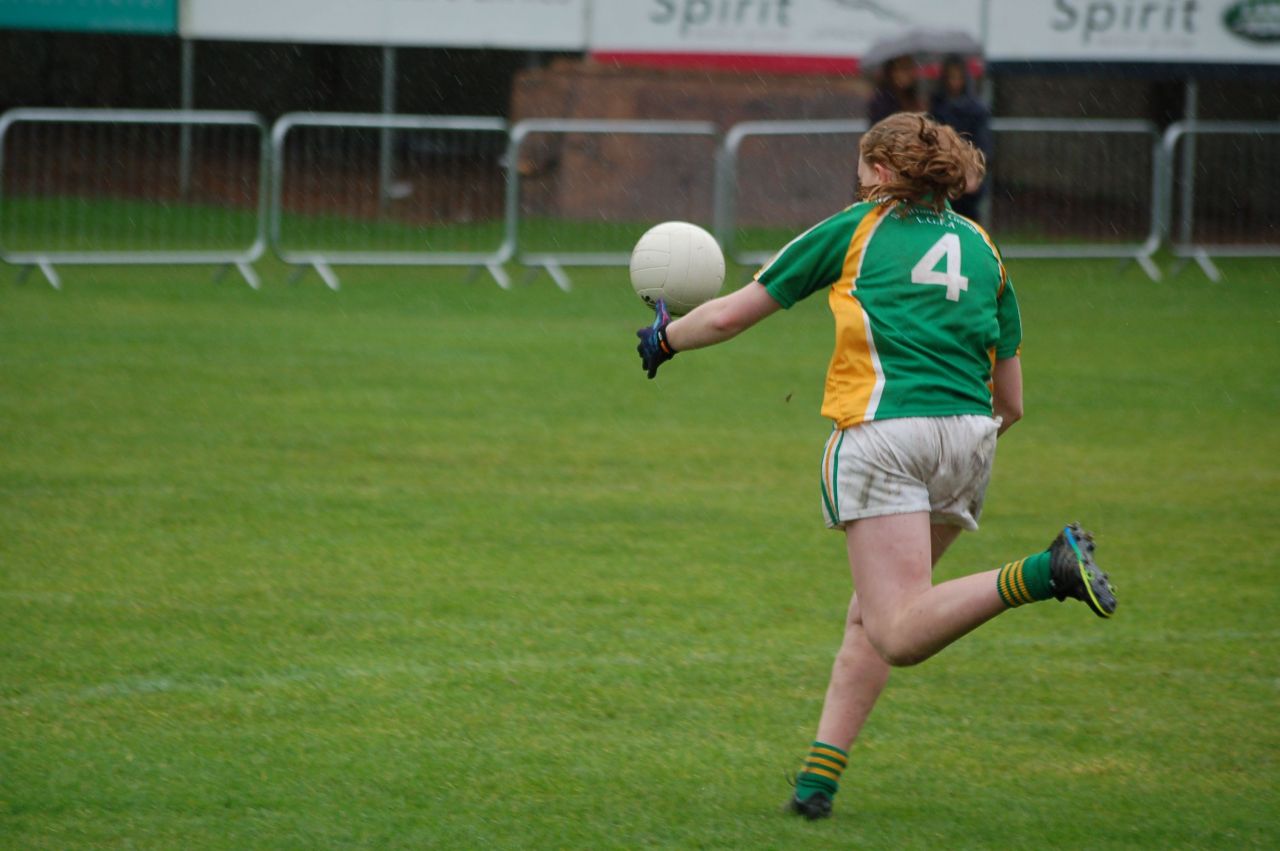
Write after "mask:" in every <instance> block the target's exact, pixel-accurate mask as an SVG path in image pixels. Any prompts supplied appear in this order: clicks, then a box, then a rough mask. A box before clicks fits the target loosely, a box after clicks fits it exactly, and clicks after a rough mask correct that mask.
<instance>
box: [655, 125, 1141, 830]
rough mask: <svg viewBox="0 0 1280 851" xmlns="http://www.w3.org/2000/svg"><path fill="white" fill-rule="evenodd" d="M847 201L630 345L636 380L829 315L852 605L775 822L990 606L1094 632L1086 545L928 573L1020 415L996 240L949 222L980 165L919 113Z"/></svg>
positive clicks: (1094, 587)
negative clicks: (799, 311) (1058, 616)
mask: <svg viewBox="0 0 1280 851" xmlns="http://www.w3.org/2000/svg"><path fill="white" fill-rule="evenodd" d="M859 155H860V156H859V160H858V177H859V180H860V184H861V188H860V192H859V197H860V198H861V200H860V202H859V203H856V204H854V205H853V206H851V207H849V208H847V209H845V210H843V211H841V212H839V213H837V214H835V215H834V216H832V217H831V218H829V219H827V220H825V221H823V222H820V223H818V224H816V225H814V226H813V227H812V228H810V229H809V230H807V231H805V232H804V233H803V234H801V235H800V236H798V237H796V238H795V239H794V240H792V241H791V242H790V243H789V244H787V245H786V246H785V247H784V248H783V249H782V250H781V251H779V252H778V254H777V255H775V256H774V258H773V259H772V260H770V261H769V262H768V263H767V264H766V265H765V266H764V267H763V268H761V269H760V271H759V272H757V273H756V276H755V279H754V280H753V281H751V282H750V283H749V284H747V285H746V286H745V287H743V288H742V289H740V290H738V291H736V292H734V293H731V294H729V295H726V296H722V297H720V298H717V299H714V300H712V301H709V302H707V303H706V304H704V305H702V306H700V307H698V308H696V309H695V310H693V311H692V312H690V313H689V314H688V315H687V316H683V317H681V318H679V319H676V320H674V321H672V319H671V318H670V316H669V314H668V312H667V310H666V309H665V306H664V305H662V304H661V303H659V305H658V310H657V314H656V317H655V319H654V322H653V324H652V325H651V326H649V327H646V328H643V329H641V330H640V331H639V332H637V334H638V336H639V337H640V345H639V347H638V348H639V351H640V355H641V358H642V361H643V367H644V369H645V370H646V371H647V372H648V375H649V377H650V378H653V377H654V375H655V374H656V372H657V370H658V368H659V367H660V366H661V365H662V364H663V363H664V362H666V361H667V360H669V359H670V358H672V357H674V356H675V355H676V353H677V352H684V351H691V350H693V349H699V348H703V347H705V346H710V345H713V344H715V343H720V342H723V341H725V340H728V339H729V338H731V337H733V336H735V335H736V334H738V333H740V332H742V331H744V330H745V329H747V328H749V327H751V326H752V325H754V324H755V323H757V322H759V321H760V320H762V319H764V318H765V317H767V316H769V315H770V314H773V313H775V312H777V311H778V310H779V309H780V308H789V307H791V306H792V305H794V304H795V303H796V302H798V301H800V300H801V299H803V298H806V297H808V296H810V295H812V294H814V293H816V292H818V291H819V290H825V291H826V294H827V301H828V303H829V304H830V307H831V312H832V313H833V314H834V316H835V325H836V343H835V352H834V353H833V354H832V356H831V362H830V364H829V366H828V368H827V379H826V390H825V395H824V398H823V403H822V413H823V415H824V416H826V417H828V418H830V419H831V420H832V422H833V424H834V428H833V430H832V432H831V435H830V437H829V438H828V439H827V442H826V445H825V447H824V449H823V452H822V465H821V475H822V510H823V513H824V515H825V519H826V524H827V526H828V527H830V528H833V529H840V530H843V531H844V534H845V537H846V540H847V546H848V553H849V564H850V567H851V569H852V573H853V584H854V588H855V591H856V593H855V594H854V595H853V598H852V600H851V602H850V604H849V612H848V618H847V622H846V626H845V634H844V640H843V642H842V644H841V647H840V650H839V652H838V654H837V656H836V660H835V664H834V667H833V670H832V673H831V680H830V683H829V685H828V687H827V693H826V699H825V703H824V705H823V709H822V715H821V718H820V719H819V722H818V729H817V735H816V737H815V741H814V742H813V745H812V748H811V750H810V752H809V756H808V758H807V759H806V761H805V764H804V768H803V769H802V770H801V771H800V772H799V774H798V775H797V777H796V790H795V793H794V795H793V796H792V797H791V799H790V801H789V802H788V805H787V806H788V809H789V810H790V811H791V812H794V813H797V814H800V815H803V816H805V817H806V818H809V819H818V818H823V817H826V816H827V815H829V814H830V813H831V806H832V799H833V798H834V796H835V794H836V791H837V789H838V788H839V780H840V774H841V772H842V771H843V770H844V768H845V767H846V765H847V761H848V752H849V748H850V746H851V745H852V744H853V741H854V739H855V738H857V735H858V732H859V730H860V729H861V728H862V726H863V724H864V723H865V722H866V719H867V716H868V715H869V714H870V712H871V708H872V707H873V706H874V705H875V702H876V699H877V697H879V695H880V692H881V690H882V689H883V688H884V686H885V683H886V681H887V679H888V676H889V669H890V667H891V666H902V665H914V664H917V663H919V662H922V661H924V660H925V659H927V658H929V657H930V656H932V655H933V654H934V653H937V652H938V651H939V650H941V649H942V648H943V647H945V646H947V645H948V644H950V643H951V642H953V641H955V640H956V639H957V638H959V637H960V636H962V635H964V634H965V633H967V632H969V631H970V630H973V629H974V628H976V627H978V626H979V625H981V624H983V623H985V622H986V621H988V620H990V619H992V618H994V617H995V616H996V615H999V614H1000V613H1002V612H1005V611H1007V610H1008V609H1010V608H1012V607H1015V606H1021V605H1024V604H1027V603H1031V602H1035V601H1038V600H1047V599H1050V598H1055V599H1057V600H1064V599H1066V598H1068V597H1071V598H1075V599H1078V600H1082V601H1084V602H1085V603H1086V604H1087V605H1088V606H1089V608H1091V609H1092V610H1093V611H1094V612H1095V613H1096V614H1097V615H1099V616H1101V617H1110V616H1111V614H1112V613H1113V612H1114V611H1115V608H1116V599H1115V595H1114V590H1113V589H1112V587H1111V585H1110V583H1109V582H1108V579H1107V575H1106V574H1105V573H1103V572H1102V571H1101V570H1100V569H1099V568H1098V566H1097V565H1096V564H1095V562H1094V560H1093V550H1094V545H1093V540H1092V536H1091V535H1089V533H1087V532H1084V531H1082V530H1081V529H1080V527H1079V526H1077V525H1075V524H1071V525H1068V526H1065V527H1063V528H1062V529H1061V530H1060V531H1059V533H1058V535H1057V537H1056V538H1055V539H1054V541H1053V542H1052V544H1051V545H1050V546H1049V548H1048V549H1046V550H1044V551H1043V552H1039V553H1035V554H1032V555H1030V556H1027V557H1026V558H1021V559H1018V560H1016V561H1012V562H1010V563H1008V564H1006V565H1004V566H1003V567H1001V568H998V569H995V570H987V571H985V572H982V573H975V574H972V575H969V576H965V577H962V578H959V579H953V580H951V581H949V582H942V583H940V584H937V585H934V584H933V582H932V568H933V565H935V564H937V562H938V559H939V558H941V557H942V554H943V553H944V552H945V551H946V549H947V547H948V546H949V545H950V544H951V542H952V541H954V540H955V539H956V537H957V535H959V533H960V531H961V530H964V529H968V530H974V529H977V527H978V518H979V516H980V514H981V512H982V504H983V498H984V495H985V491H986V487H987V482H988V480H989V478H990V474H991V464H992V459H993V457H994V454H995V446H996V438H997V436H998V435H1000V434H1002V433H1003V432H1004V431H1005V430H1007V429H1008V428H1009V427H1010V426H1012V425H1013V424H1014V423H1015V422H1017V421H1018V419H1020V418H1021V417H1022V370H1021V365H1020V361H1019V351H1020V347H1021V342H1022V327H1021V319H1020V317H1019V313H1018V302H1017V299H1016V297H1015V295H1014V291H1013V285H1012V284H1011V283H1010V281H1009V276H1008V273H1007V272H1006V270H1005V266H1004V263H1003V261H1002V260H1001V257H1000V252H999V251H998V250H997V249H996V246H995V244H994V243H993V242H992V241H991V239H990V237H988V236H987V234H986V233H985V232H984V231H983V229H982V228H981V227H979V226H978V225H977V224H975V223H974V222H973V221H971V220H969V219H967V218H965V217H963V216H961V215H958V214H957V213H954V212H952V210H951V208H950V205H949V203H948V199H954V198H957V197H959V196H960V195H961V194H963V193H964V191H965V188H966V184H968V185H969V186H972V185H973V182H974V180H975V179H981V176H982V174H983V172H984V170H985V167H984V164H983V159H982V154H981V153H980V152H978V151H977V150H976V149H975V148H974V147H973V146H972V145H970V144H969V143H968V142H966V141H965V140H963V139H961V138H960V137H959V136H958V135H956V133H955V132H954V131H953V130H951V129H950V128H948V127H945V126H941V125H939V124H936V123H935V122H933V121H932V120H930V119H929V118H927V117H926V116H924V115H923V114H920V113H898V114H896V115H892V116H890V117H889V118H886V119H884V120H883V121H881V122H879V123H878V124H876V125H875V126H873V127H872V128H871V129H870V130H868V131H867V132H866V133H865V134H864V135H863V137H862V140H861V142H860V145H859Z"/></svg>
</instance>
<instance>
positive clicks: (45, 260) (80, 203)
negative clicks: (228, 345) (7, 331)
mask: <svg viewBox="0 0 1280 851" xmlns="http://www.w3.org/2000/svg"><path fill="white" fill-rule="evenodd" d="M266 135H267V131H266V126H265V125H264V124H263V122H262V120H261V119H260V118H259V117H258V116H256V115H254V114H252V113H248V112H214V111H182V110H119V109H14V110H10V111H9V112H6V113H5V114H4V115H3V116H0V259H3V260H4V261H6V262H8V263H13V264H16V265H19V266H24V267H26V268H25V269H24V271H23V273H22V274H23V275H25V274H26V272H28V271H30V269H31V268H33V267H34V268H38V269H40V271H41V272H42V273H43V274H44V276H45V278H46V279H47V280H48V281H49V283H50V284H51V285H52V286H53V287H55V288H58V287H60V286H61V284H60V280H59V277H58V273H57V271H56V269H55V267H56V266H58V265H63V264H89V263H94V264H217V265H222V266H225V267H235V268H236V269H237V270H239V272H240V274H241V275H242V276H243V277H244V279H245V281H246V282H248V284H249V285H250V286H252V287H254V288H255V289H256V288H257V287H258V286H259V281H258V276H257V274H256V273H255V272H254V270H253V267H252V266H251V265H250V264H252V263H253V262H254V261H255V260H257V259H258V258H259V257H260V256H261V255H262V253H263V250H264V247H265V245H266V237H265V221H266V173H267V146H266Z"/></svg>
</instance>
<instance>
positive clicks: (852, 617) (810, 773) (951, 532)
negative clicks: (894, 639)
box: [788, 525, 960, 819]
mask: <svg viewBox="0 0 1280 851" xmlns="http://www.w3.org/2000/svg"><path fill="white" fill-rule="evenodd" d="M959 534H960V529H959V527H956V526H938V525H935V526H933V527H932V528H931V529H930V534H929V540H930V559H929V561H930V566H932V565H936V564H937V563H938V560H939V559H941V558H942V555H943V553H945V552H946V551H947V547H949V546H951V542H952V541H954V540H955V539H956V537H957V536H958V535H959ZM889 669H890V665H889V663H888V662H886V661H885V660H884V657H882V656H881V655H880V652H879V651H878V650H876V649H875V647H873V646H872V644H871V642H870V641H869V640H868V639H867V633H866V628H865V626H864V625H863V622H862V609H861V606H860V605H859V602H858V595H857V594H854V595H853V599H852V600H851V601H850V603H849V615H848V618H847V619H846V621H845V630H844V640H843V641H842V642H841V644H840V650H839V652H838V653H837V654H836V660H835V663H834V664H833V665H832V668H831V680H830V682H829V683H828V684H827V695H826V698H825V699H824V700H823V703H822V716H821V718H820V719H819V720H818V731H817V734H816V736H815V739H814V745H813V749H812V750H811V751H810V755H809V759H808V760H807V761H806V766H805V771H804V772H801V774H800V776H799V778H797V785H796V794H795V795H794V796H792V799H791V800H790V801H789V802H788V807H789V808H790V810H791V811H792V812H796V813H799V814H801V815H804V816H806V817H807V818H810V819H816V818H824V817H825V816H827V815H828V814H830V812H831V798H832V796H833V795H834V794H835V790H836V789H838V788H839V775H840V773H841V772H842V771H843V770H844V766H845V764H846V763H845V762H844V760H846V759H847V756H848V752H849V749H850V748H851V747H852V746H853V742H854V740H856V739H857V738H858V733H860V732H861V731H862V727H863V725H865V724H866V722H867V718H868V717H869V716H870V715H871V710H872V709H873V708H874V707H875V704H876V700H877V699H879V697H880V693H881V692H882V691H884V687H885V684H886V683H887V682H888V681H889ZM806 787H808V788H806Z"/></svg>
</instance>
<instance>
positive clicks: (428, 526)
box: [0, 261, 1280, 849]
mask: <svg viewBox="0 0 1280 851" xmlns="http://www.w3.org/2000/svg"><path fill="white" fill-rule="evenodd" d="M1223 265H1224V270H1225V271H1226V274H1227V280H1226V283H1224V284H1223V285H1220V286H1213V285H1210V284H1208V283H1206V282H1205V281H1204V280H1203V278H1202V277H1201V276H1200V275H1199V273H1198V272H1197V271H1196V270H1194V268H1188V269H1186V270H1184V271H1183V272H1182V273H1181V274H1180V275H1179V276H1177V277H1175V278H1173V279H1172V280H1170V281H1168V282H1165V283H1162V284H1152V283H1151V282H1149V281H1147V280H1146V278H1145V277H1143V276H1142V275H1141V273H1140V272H1139V271H1138V270H1136V269H1134V268H1132V267H1130V268H1128V269H1125V270H1123V271H1118V270H1117V266H1116V265H1115V264H1111V263H1088V262H1074V263H1060V262H1059V263H1047V262H1039V263H1036V262H1017V263H1015V264H1014V266H1013V273H1014V276H1015V280H1016V282H1017V286H1018V288H1019V294H1020V296H1021V300H1022V305H1023V316H1024V321H1025V323H1026V326H1027V342H1026V348H1025V364H1026V375H1027V409H1028V411H1027V419H1026V421H1025V422H1024V423H1023V424H1020V425H1019V426H1018V427H1017V428H1016V429H1014V430H1013V431H1011V432H1010V433H1009V435H1008V436H1007V438H1006V439H1004V440H1003V441H1002V447H1001V451H1000V457H999V459H998V461H997V469H996V477H995V481H994V483H993V486H992V489H991V494H990V500H989V503H988V508H987V514H986V516H985V518H984V528H983V531H982V532H981V533H979V534H977V535H972V536H967V537H966V538H964V539H962V540H961V541H960V542H958V544H957V545H956V547H955V549H954V551H953V552H952V553H951V554H950V555H949V556H948V558H947V560H946V561H945V562H944V564H943V567H942V568H941V574H942V576H944V577H946V576H954V575H957V574H960V573H965V572H969V571H972V570H976V569H981V568H987V567H992V566H995V565H998V564H999V563H1001V562H1002V561H1004V560H1007V559H1008V558H1011V557H1016V556H1019V555H1023V554H1025V553H1027V552H1030V551H1032V550H1033V549H1035V548H1038V547H1040V546H1043V544H1044V543H1045V542H1046V540H1047V538H1048V537H1049V536H1050V535H1051V533H1052V530H1053V526H1054V524H1055V523H1057V522H1058V521H1060V520H1064V519H1072V518H1080V519H1082V520H1084V521H1085V522H1086V523H1088V524H1089V525H1091V526H1093V527H1095V528H1096V529H1098V531H1099V534H1100V547H1101V549H1100V557H1101V558H1102V559H1103V560H1104V563H1105V564H1106V565H1108V566H1109V567H1110V568H1111V569H1112V571H1113V575H1114V577H1115V579H1116V582H1117V584H1118V586H1119V589H1120V594H1121V605H1122V609H1121V610H1120V612H1119V614H1118V615H1117V617H1116V619H1115V620H1114V621H1112V622H1107V623H1103V622H1101V621H1098V620H1096V619H1094V618H1093V617H1091V616H1090V615H1088V613H1087V612H1085V611H1084V610H1083V608H1082V607H1078V606H1076V607H1070V606H1059V605H1057V604H1054V603H1049V604H1044V605H1042V606H1035V607H1029V608H1027V609H1022V610H1019V611H1016V612H1013V613H1010V614H1009V615H1007V616H1004V617H1002V618H1000V619H999V620H997V621H996V622H994V623H992V624H991V625H989V626H988V627H985V628H983V629H982V630H980V631H979V632H977V633H976V634H974V635H973V636H970V637H969V638H966V639H965V640H964V641H962V642H960V643H959V644H957V645H956V646H954V647H952V648H950V649H948V650H947V651H945V652H944V653H943V654H941V655H940V656H939V657H937V658H936V659H934V660H931V661H930V662H928V663H926V664H925V665H923V666H921V667H919V668H915V669H910V670H905V671H900V672H898V673H897V674H896V675H895V677H894V680H893V681H892V682H891V684H890V686H889V689H888V690H887V692H886V694H885V697H884V699H883V702H882V705H881V706H880V707H879V708H878V709H877V711H876V714H875V715H874V716H873V717H872V720H871V723H870V725H869V726H868V728H867V730H866V732H865V736H864V738H863V740H862V741H861V742H860V743H859V744H858V746H857V747H856V749H855V752H854V755H853V760H852V766H853V767H852V768H851V770H850V772H849V774H848V775H847V778H846V782H845V784H844V787H843V790H842V792H841V795H840V801H839V809H838V812H837V815H836V817H835V818H834V819H832V820H831V821H829V822H825V823H820V824H807V823H802V822H799V821H796V820H794V819H789V818H785V817H783V816H781V815H780V814H779V813H778V811H777V810H778V806H779V805H780V804H781V802H782V801H783V800H784V798H785V796H786V794H787V791H788V790H787V787H786V785H785V783H784V782H783V775H784V773H785V772H786V771H788V770H793V769H794V768H795V766H796V765H797V764H798V761H799V759H800V758H801V757H802V755H803V753H804V750H805V747H806V745H807V743H808V741H809V737H810V735H811V733H812V727H813V725H814V722H815V720H816V717H817V712H818V707H819V705H820V701H821V697H822V691H823V688H824V686H825V681H826V674H827V670H828V667H829V665H830V661H831V657H832V654H833V652H834V650H835V647H836V644H837V642H838V639H839V634H840V628H841V622H842V618H843V614H844V607H845V603H846V600H847V595H848V592H849V587H848V576H847V568H846V566H845V565H844V563H843V548H842V542H841V541H840V539H839V537H838V536H836V535H833V534H831V533H829V532H826V531H824V530H823V529H822V528H821V523H820V509H819V505H818V487H817V478H816V474H817V467H818V453H819V451H820V448H821V445H822V441H823V439H824V437H825V430H826V428H827V426H826V425H825V424H824V423H823V421H822V420H821V419H820V418H819V417H818V414H817V408H818V402H819V397H820V393H821V384H822V374H823V369H824V366H825V363H826V359H827V356H828V354H829V352H828V347H829V345H830V338H831V331H830V320H829V317H828V316H827V314H826V311H825V308H824V306H823V304H821V301H822V300H821V299H811V300H810V301H809V302H806V303H805V304H803V305H801V306H800V307H798V308H797V309H796V310H794V311H791V312H790V313H788V314H786V315H783V316H779V317H777V318H775V319H772V320H770V321H769V322H768V323H765V324H764V325H763V326H761V327H760V328H758V329H754V330H752V331H751V332H750V333H748V334H747V335H745V336H744V337H742V338H741V339H739V340H736V341H734V342H733V343H731V344H729V345H726V346H724V347H721V348H719V349H713V350H709V351H706V352H699V353H688V354H685V355H682V356H681V357H679V358H677V359H676V360H675V361H674V362H672V363H671V364H669V365H667V366H666V367H664V368H663V372H662V375H661V376H660V377H659V379H658V380H657V381H653V382H649V381H646V380H645V379H644V378H643V375H642V374H641V372H640V370H639V369H638V364H637V362H636V358H635V353H634V350H633V347H632V342H631V341H632V338H631V334H632V332H633V330H634V328H635V327H637V326H638V325H640V324H642V323H643V322H644V321H645V316H644V311H643V310H642V308H641V306H640V304H639V302H638V301H636V300H635V299H634V296H632V295H631V293H630V291H629V287H628V286H627V284H626V282H625V279H624V276H623V274H622V273H621V272H620V271H616V270H615V271H593V270H581V271H577V272H575V275H574V281H575V285H576V287H575V291H574V292H573V293H571V294H564V293H561V292H559V291H558V290H556V289H554V288H553V287H552V286H550V284H549V283H548V282H547V280H546V279H545V278H542V279H539V280H538V281H536V282H534V283H532V284H530V285H525V286H520V287H517V288H516V289H515V290H513V291H510V292H503V291H500V290H498V289H497V288H496V287H493V286H492V285H491V284H489V283H487V282H484V281H479V280H477V281H473V282H470V283H468V281H467V276H466V274H465V273H464V272H462V271H457V270H436V271H414V270H369V269H354V270H344V277H343V283H344V288H343V290H342V291H341V292H340V293H336V294H335V293H331V292H328V291H327V290H324V289H323V288H322V287H320V286H318V285H316V284H315V283H314V282H312V283H308V284H300V285H297V286H286V285H284V284H283V283H282V281H283V270H282V269H280V268H279V267H278V266H274V265H270V264H268V265H267V267H266V268H265V270H264V271H265V277H266V285H265V286H264V288H263V290H262V291H260V292H253V291H250V290H249V289H248V288H245V287H242V286H233V285H230V284H223V285H212V284H210V283H209V282H208V279H207V273H206V272H204V271H201V270H178V271H174V270H172V269H143V270H138V269H107V270H102V269H97V268H87V269H75V270H64V284H65V288H64V291H63V292H61V293H55V292H53V291H52V290H49V289H48V288H46V287H43V286H39V285H36V284H34V283H32V282H30V281H29V282H28V283H26V284H23V285H17V284H14V283H13V276H14V273H13V271H12V270H9V269H5V270H0V433H3V435H4V440H3V444H0V623H3V624H4V647H5V652H4V653H3V655H0V846H4V847H10V848H23V849H31V848H51V849H52V848H57V849H67V848H87V847H126V846H127V847H144V848H174V847H183V848H324V847H371V848H393V847H395V848H423V847H434V848H474V847H488V848H545V847H556V848H637V847H669V848H735V849H737V848H810V847H814V846H816V845H824V846H830V847H846V848H847V847H860V848H887V849H898V848H931V849H937V848H978V847H986V848H1010V847H1022V848H1041V847H1074V848H1084V847H1089V848H1123V847H1132V848H1160V849H1166V848H1210V847H1220V848H1239V847H1259V848H1261V847H1268V846H1271V845H1272V844H1273V843H1274V840H1275V837H1276V836H1277V834H1278V833H1280V816H1277V813H1280V800H1278V796H1277V792H1276V789H1277V784H1276V779H1277V768H1278V766H1277V755H1278V754H1280V733H1277V728H1276V725H1275V723H1274V718H1275V705H1276V694H1277V692H1276V688H1277V685H1276V684H1277V682H1278V681H1280V680H1278V678H1280V666H1278V663H1277V657H1276V654H1275V653H1274V647H1275V645H1276V642H1277V639H1280V623H1278V622H1277V614H1276V613H1277V612H1278V611H1280V590H1277V588H1278V587H1277V584H1276V583H1275V572H1276V569H1277V567H1278V566H1280V565H1278V564H1277V558H1276V552H1277V545H1280V534H1278V533H1277V531H1276V525H1275V522H1274V517H1275V515H1276V513H1277V511H1278V510H1280V465H1278V464H1277V460H1276V459H1277V458H1280V438H1278V437H1277V434H1278V432H1277V430H1276V428H1275V422H1276V418H1277V416H1278V415H1280V381H1277V378H1278V377H1280V376H1278V375H1277V368H1278V366H1277V365H1280V334H1278V333H1277V331H1278V330H1280V266H1277V265H1276V264H1275V263H1274V262H1270V263H1266V262H1245V261H1237V262H1229V263H1224V264H1223Z"/></svg>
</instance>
